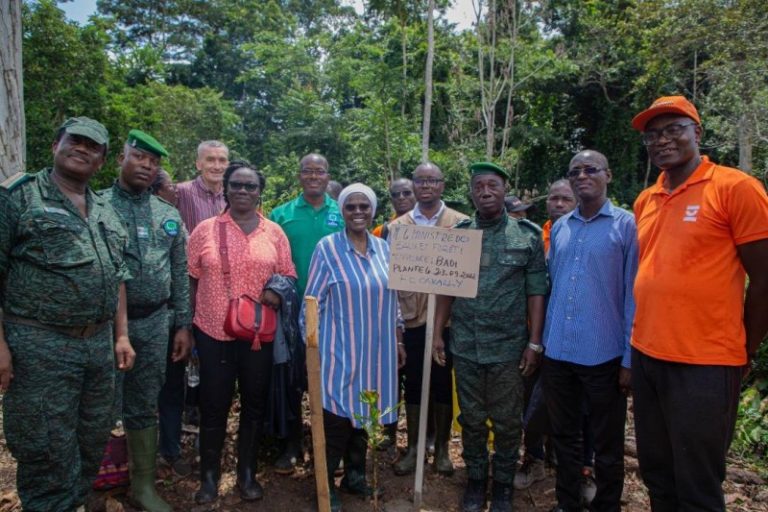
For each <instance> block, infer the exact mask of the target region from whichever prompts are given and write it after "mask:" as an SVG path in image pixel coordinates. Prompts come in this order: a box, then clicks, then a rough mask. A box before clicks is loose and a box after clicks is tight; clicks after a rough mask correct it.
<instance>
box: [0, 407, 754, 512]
mask: <svg viewBox="0 0 768 512" xmlns="http://www.w3.org/2000/svg"><path fill="white" fill-rule="evenodd" d="M0 401H2V400H1V398H0ZM630 416H631V407H630ZM1 422H2V415H1V414H0V424H1ZM305 427H306V429H305V430H306V438H305V440H306V443H305V444H306V445H307V446H306V448H307V450H308V451H307V452H306V453H305V455H306V460H305V461H304V463H303V464H300V465H299V468H298V470H297V471H296V473H295V474H294V475H291V476H282V475H278V474H276V473H275V472H274V471H273V470H272V467H271V465H270V463H269V461H270V460H274V456H275V450H273V449H269V447H267V449H265V454H264V459H265V460H267V462H266V463H264V464H262V467H261V468H260V473H259V474H258V477H257V478H258V480H259V481H260V482H261V483H262V485H263V486H264V499H263V500H261V501H258V502H255V503H245V502H242V501H241V500H240V499H239V497H238V494H237V490H236V489H235V475H234V465H235V447H234V443H233V441H234V438H235V432H236V431H237V422H236V420H235V416H234V414H233V415H232V416H231V418H230V425H229V429H228V430H229V431H230V436H229V437H228V440H227V445H226V447H225V457H224V467H223V470H224V474H223V476H222V481H221V487H220V491H221V494H220V498H219V500H218V501H217V502H216V503H214V504H213V505H212V506H211V505H205V506H198V505H196V504H195V503H194V500H193V495H194V492H195V491H196V490H197V485H198V482H197V474H196V473H193V474H192V475H191V476H189V477H187V478H175V477H174V476H173V475H172V474H171V473H170V471H169V470H168V469H167V468H161V469H160V471H159V472H158V488H159V489H160V493H161V494H162V496H163V497H164V498H165V499H166V500H167V501H168V502H169V503H170V504H171V505H172V506H173V507H174V509H175V510H177V511H191V512H203V511H208V510H216V511H221V512H235V511H238V512H246V511H280V512H313V511H315V510H317V507H316V502H315V481H314V474H313V472H312V464H311V461H310V457H309V453H310V452H311V447H310V446H309V444H310V437H309V426H308V425H305ZM196 437H197V436H196V435H195V434H194V433H193V432H185V433H184V436H183V444H184V454H185V456H186V457H188V460H191V461H194V468H195V470H196V469H197V459H196V457H195V453H196V450H195V446H194V445H195V441H196ZM398 445H399V446H400V449H403V448H404V446H405V421H404V419H403V418H401V421H400V429H399V432H398ZM625 447H626V450H625V458H624V461H625V466H626V475H625V482H624V494H623V496H622V509H623V510H626V511H645V510H649V505H648V496H647V493H646V492H645V488H644V487H643V485H642V482H641V480H640V478H639V475H638V471H637V459H636V458H635V448H634V433H633V431H632V428H631V418H630V421H628V427H627V437H626V444H625ZM460 454H461V438H460V435H458V434H456V433H454V437H453V440H452V441H451V457H452V459H453V462H454V465H455V466H456V468H457V471H456V473H455V475H454V476H453V477H443V476H439V475H437V474H436V473H435V472H434V471H432V468H431V465H426V466H425V469H426V471H425V476H424V488H423V493H422V496H423V499H422V506H421V508H420V510H422V511H446V512H453V511H459V510H460V507H459V500H460V497H461V493H462V490H463V486H464V484H465V483H466V471H465V470H464V465H463V462H462V460H461V455H460ZM370 459H371V457H370V454H369V462H370ZM378 459H379V461H378V467H379V475H380V476H379V480H380V486H381V487H383V490H384V495H383V498H382V501H383V503H382V505H383V506H382V509H381V510H385V511H386V512H405V511H410V510H414V509H413V507H412V501H413V488H414V477H413V476H407V477H399V476H395V475H394V473H393V472H392V469H391V463H392V460H393V459H392V454H391V453H390V454H388V453H387V452H378ZM430 462H431V460H430ZM15 474H16V464H15V461H14V460H13V458H12V457H11V456H10V454H9V453H8V450H7V448H6V445H5V438H4V436H2V434H0V512H18V511H20V510H21V506H20V504H19V501H18V497H17V496H16V492H15ZM369 476H370V471H369ZM337 483H338V480H337ZM554 484H555V481H554V470H552V469H548V470H547V478H546V479H545V480H543V481H541V482H538V483H536V484H534V485H533V486H531V487H530V488H529V489H527V490H525V491H516V493H515V510H518V511H536V512H544V511H548V510H550V509H551V508H552V507H553V506H554V505H555V504H556V500H555V491H554ZM724 489H725V492H726V501H727V508H728V510H729V511H745V512H746V511H750V512H760V511H763V512H768V486H766V485H765V483H764V482H762V481H761V480H760V479H759V477H758V476H757V475H756V474H755V473H754V472H753V471H751V470H750V468H748V467H747V466H746V465H745V463H744V461H741V460H737V459H734V460H731V461H730V463H729V468H728V479H727V481H726V482H725V484H724ZM341 496H342V501H343V504H344V510H345V511H347V512H363V511H369V510H373V506H372V503H371V502H367V501H364V500H361V499H359V498H357V497H354V496H350V495H344V494H341ZM91 509H92V510H106V511H107V512H121V511H125V512H134V511H135V510H136V509H134V508H132V507H131V506H130V505H129V504H128V500H127V496H126V489H114V490H112V491H108V492H105V493H99V494H98V495H96V497H95V499H94V500H92V502H91Z"/></svg>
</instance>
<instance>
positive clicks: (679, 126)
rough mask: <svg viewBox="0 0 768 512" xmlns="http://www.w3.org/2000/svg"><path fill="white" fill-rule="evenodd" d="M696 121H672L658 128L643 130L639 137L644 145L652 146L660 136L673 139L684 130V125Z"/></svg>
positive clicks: (690, 124) (689, 124)
mask: <svg viewBox="0 0 768 512" xmlns="http://www.w3.org/2000/svg"><path fill="white" fill-rule="evenodd" d="M695 124H696V123H672V124H668V125H667V126H665V127H664V128H662V129H660V130H645V131H644V132H643V135H641V137H640V139H641V140H642V141H643V145H644V146H652V145H654V144H656V143H657V142H659V139H660V138H661V137H664V138H665V139H667V140H675V139H678V138H680V136H681V135H682V134H683V132H684V131H685V127H686V126H694V125H695Z"/></svg>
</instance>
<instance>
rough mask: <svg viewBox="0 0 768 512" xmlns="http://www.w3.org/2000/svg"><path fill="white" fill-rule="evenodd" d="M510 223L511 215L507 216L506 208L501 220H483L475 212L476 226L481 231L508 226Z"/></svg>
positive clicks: (503, 210)
mask: <svg viewBox="0 0 768 512" xmlns="http://www.w3.org/2000/svg"><path fill="white" fill-rule="evenodd" d="M508 222H509V215H507V209H506V208H504V209H502V211H501V216H500V217H499V218H497V219H491V220H486V219H481V218H480V215H479V214H478V213H477V212H475V217H474V224H475V226H477V227H478V228H480V229H486V228H493V227H496V226H502V225H503V226H506V225H507V223H508Z"/></svg>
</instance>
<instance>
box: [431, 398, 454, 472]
mask: <svg viewBox="0 0 768 512" xmlns="http://www.w3.org/2000/svg"><path fill="white" fill-rule="evenodd" d="M433 407H434V410H435V469H436V470H437V472H438V473H439V474H441V475H445V476H451V475H453V463H452V462H451V457H450V455H449V453H448V442H449V441H450V440H451V423H453V407H452V406H451V405H449V404H433Z"/></svg>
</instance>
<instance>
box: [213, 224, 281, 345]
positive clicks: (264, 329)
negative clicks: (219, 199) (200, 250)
mask: <svg viewBox="0 0 768 512" xmlns="http://www.w3.org/2000/svg"><path fill="white" fill-rule="evenodd" d="M219 254H221V270H222V272H223V273H224V284H225V286H226V288H227V295H228V296H229V306H228V308H227V316H226V317H225V318H224V332H225V333H227V335H228V336H232V337H233V338H235V339H236V340H241V341H250V342H251V350H254V351H255V350H261V344H262V342H263V343H271V342H272V341H274V339H275V331H276V330H277V312H276V311H275V310H274V309H272V308H271V307H269V306H265V305H264V304H262V303H261V302H259V301H257V300H256V299H254V298H253V297H251V296H250V295H248V294H243V295H241V296H239V297H234V298H233V297H232V276H231V274H230V267H229V248H228V247H227V230H226V226H225V225H224V223H223V222H222V223H219Z"/></svg>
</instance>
